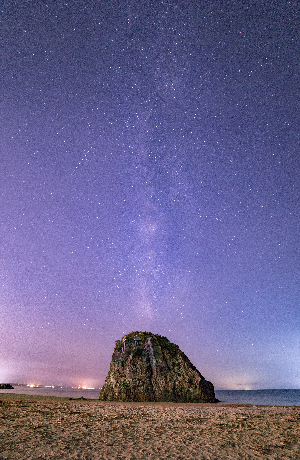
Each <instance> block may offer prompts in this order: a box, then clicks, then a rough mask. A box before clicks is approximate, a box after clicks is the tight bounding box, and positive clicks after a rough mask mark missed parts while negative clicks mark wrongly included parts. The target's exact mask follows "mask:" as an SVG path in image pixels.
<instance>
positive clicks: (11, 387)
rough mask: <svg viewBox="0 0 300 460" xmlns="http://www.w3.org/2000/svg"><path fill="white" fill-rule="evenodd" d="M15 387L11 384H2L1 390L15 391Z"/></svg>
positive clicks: (0, 384) (0, 385)
mask: <svg viewBox="0 0 300 460" xmlns="http://www.w3.org/2000/svg"><path fill="white" fill-rule="evenodd" d="M13 389H14V387H13V386H12V385H11V384H10V383H0V390H13Z"/></svg>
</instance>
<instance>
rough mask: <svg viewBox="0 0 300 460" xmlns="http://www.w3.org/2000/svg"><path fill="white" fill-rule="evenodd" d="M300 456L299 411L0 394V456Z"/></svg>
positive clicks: (233, 459)
mask: <svg viewBox="0 0 300 460" xmlns="http://www.w3.org/2000/svg"><path fill="white" fill-rule="evenodd" d="M167 458H169V459H184V460H188V459H209V460H219V459H220V460H223V459H231V460H237V459H244V460H246V459H294V460H296V459H297V460H299V459H300V407H270V406H268V407H267V406H240V405H222V404H220V403H219V404H180V403H179V404H175V403H170V404H169V403H104V402H100V401H98V400H68V399H62V398H49V397H36V396H25V395H24V396H22V395H14V394H0V459H1V460H3V459H18V460H20V459H34V460H35V459H56V460H58V459H107V460H114V459H156V460H159V459H167Z"/></svg>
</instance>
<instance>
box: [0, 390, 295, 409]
mask: <svg viewBox="0 0 300 460" xmlns="http://www.w3.org/2000/svg"><path fill="white" fill-rule="evenodd" d="M0 393H17V394H27V395H41V396H60V397H67V398H81V397H82V396H83V397H84V398H86V399H98V398H99V394H100V389H95V390H94V389H92V390H91V389H90V390H83V389H77V388H30V387H27V386H15V388H14V389H13V390H0ZM215 394H216V398H218V399H219V400H220V402H222V403H227V404H252V405H267V406H300V390H216V391H215Z"/></svg>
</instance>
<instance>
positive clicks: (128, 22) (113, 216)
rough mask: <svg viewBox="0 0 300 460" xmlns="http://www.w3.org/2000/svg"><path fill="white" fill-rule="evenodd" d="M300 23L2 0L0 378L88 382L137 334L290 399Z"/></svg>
mask: <svg viewBox="0 0 300 460" xmlns="http://www.w3.org/2000/svg"><path fill="white" fill-rule="evenodd" d="M299 13H300V11H299V5H298V4H297V2H293V1H292V2H281V1H274V2H272V3H270V4H268V3H266V2H261V1H257V2H246V3H245V2H244V1H236V2H217V3H216V2H192V1H188V0H183V1H180V2H179V1H175V0H174V1H164V0H163V1H159V2H154V1H141V2H137V1H134V0H132V1H130V0H128V1H127V2H123V3H122V2H117V1H111V2H85V1H83V0H78V1H76V2H67V1H61V0H58V1H55V2H54V1H49V2H44V1H37V0H34V1H32V2H23V3H22V2H21V4H18V5H17V4H16V3H15V2H12V1H8V2H5V5H3V6H2V8H1V23H2V25H3V28H2V32H1V36H2V37H1V39H2V45H1V46H2V54H3V59H2V61H3V63H2V68H1V81H2V84H1V86H2V97H1V139H0V149H1V151H0V200H1V201H0V209H1V220H0V224H1V257H0V269H1V271H0V275H1V283H0V287H1V291H0V308H1V318H0V321H1V335H0V355H1V358H0V381H3V382H6V381H11V382H18V381H19V382H26V383H27V382H29V381H30V382H35V383H54V384H68V385H71V384H78V385H79V384H81V385H82V384H87V385H89V386H91V385H92V386H101V385H102V384H103V382H104V378H105V376H106V374H107V371H108V368H109V362H110V359H111V354H112V351H113V348H114V341H115V340H117V339H121V337H122V336H123V335H124V334H127V333H129V332H131V331H135V330H142V331H151V332H153V333H159V334H161V335H164V336H167V337H168V339H169V340H170V341H172V342H174V343H177V344H178V345H179V346H180V348H181V349H182V350H183V351H184V352H185V353H186V354H187V355H188V356H189V358H190V359H191V361H192V362H193V364H195V366H196V367H197V368H198V369H199V370H200V371H201V373H203V375H204V376H205V377H206V378H207V379H208V380H210V381H212V382H213V383H214V385H215V387H216V388H232V389H239V388H242V389H243V388H298V387H299V379H300V374H299V358H300V342H299V339H300V335H299V256H300V254H299V202H300V199H299V198H300V197H299V190H300V185H299V184H300V180H299V121H300V120H299V62H300V56H299V45H298V44H299V38H300V37H299V27H298V25H299V20H300V17H299V16H300V14H299Z"/></svg>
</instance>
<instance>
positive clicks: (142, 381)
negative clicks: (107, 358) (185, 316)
mask: <svg viewBox="0 0 300 460" xmlns="http://www.w3.org/2000/svg"><path fill="white" fill-rule="evenodd" d="M99 399H100V400H102V401H175V402H210V403H214V402H217V400H216V398H215V393H214V387H213V384H212V383H210V382H208V381H207V380H205V378H204V377H203V376H202V375H201V374H200V372H199V371H198V370H197V369H196V368H195V366H193V364H192V363H191V362H190V360H189V359H188V357H187V356H186V355H185V354H184V353H183V352H182V351H181V350H180V349H179V347H178V346H177V345H175V344H173V343H171V342H169V340H168V339H167V338H166V337H162V336H160V335H158V334H152V333H151V332H131V333H130V334H127V335H125V336H124V337H123V339H122V340H117V341H116V345H115V349H114V352H113V356H112V361H111V364H110V371H109V373H108V375H107V377H106V380H105V384H104V386H103V387H102V389H101V393H100V397H99Z"/></svg>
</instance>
